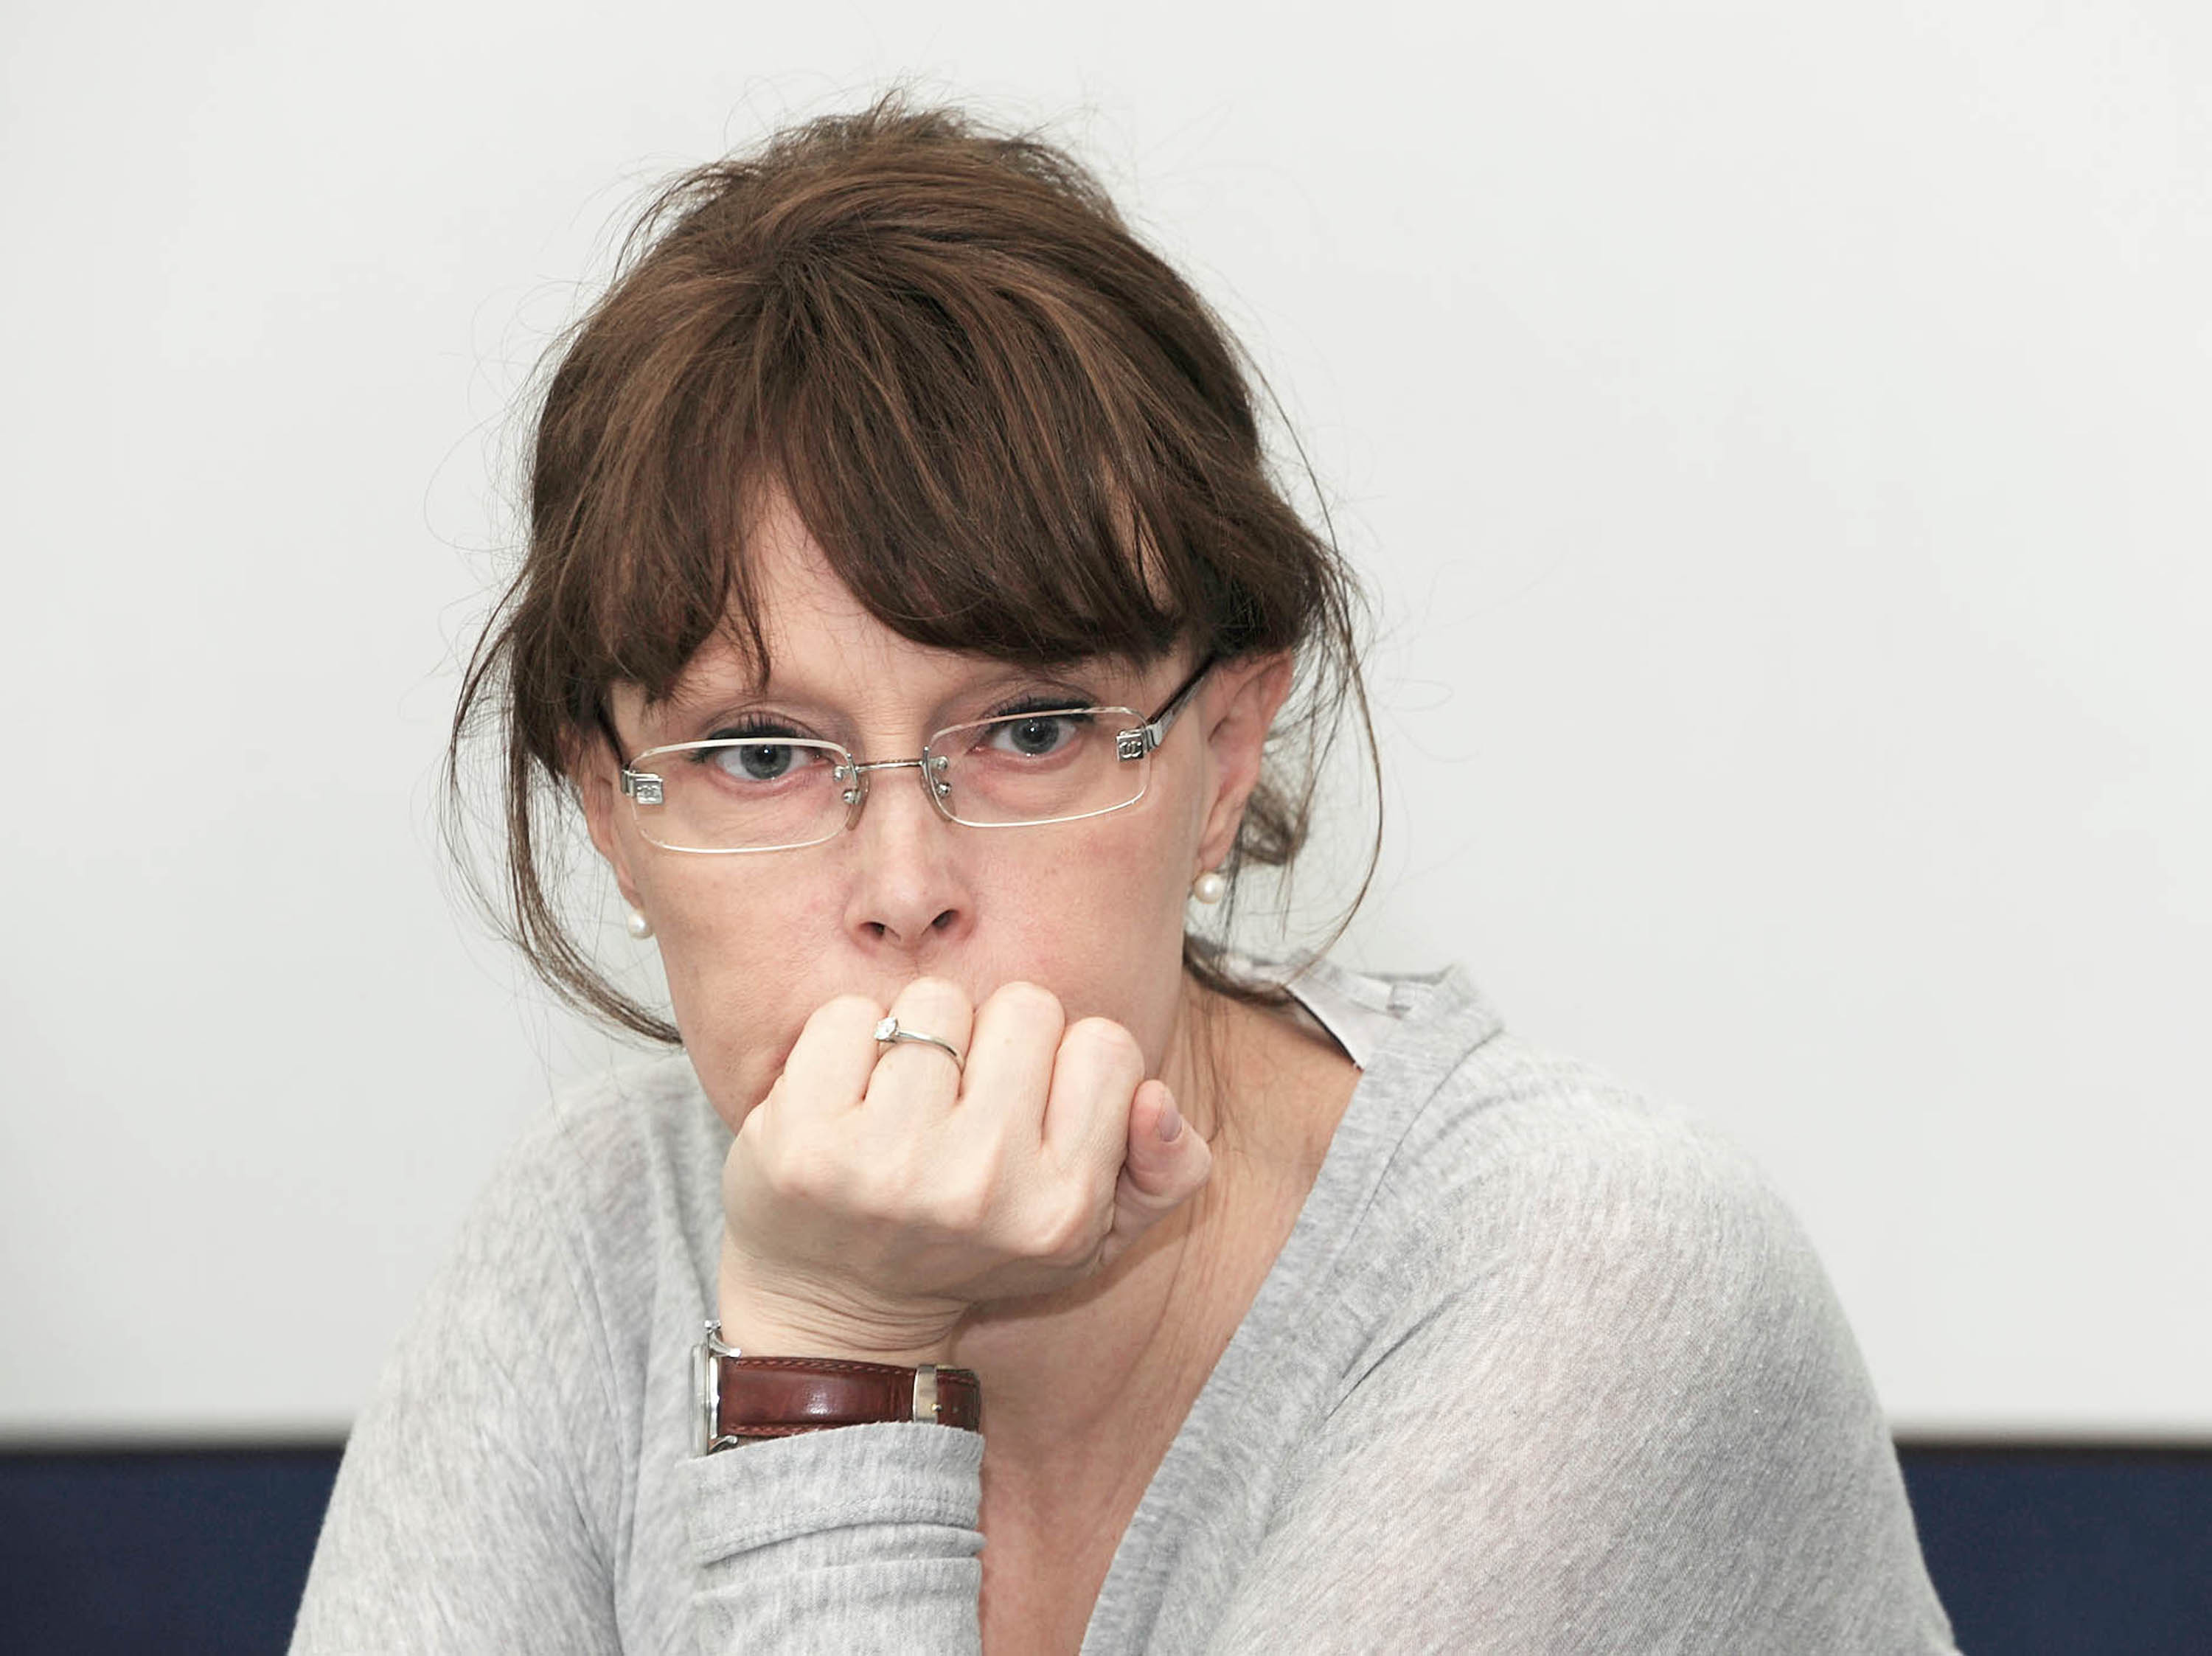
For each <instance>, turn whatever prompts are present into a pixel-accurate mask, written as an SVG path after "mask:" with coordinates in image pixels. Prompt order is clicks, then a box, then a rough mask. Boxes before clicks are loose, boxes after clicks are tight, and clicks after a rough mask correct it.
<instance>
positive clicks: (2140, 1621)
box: [1899, 1445, 2212, 1656]
mask: <svg viewBox="0 0 2212 1656" xmlns="http://www.w3.org/2000/svg"><path fill="white" fill-rule="evenodd" d="M1899 1459H1900V1460H1901V1461H1902V1462H1903V1463H1904V1466H1905V1487H1906V1488H1907V1489H1909V1490H1910V1491H1911V1495H1912V1510H1913V1515H1914V1518H1915V1520H1917V1522H1918V1524H1919V1526H1920V1546H1921V1550H1922V1552H1923V1554H1924V1555H1925V1556H1926V1557H1927V1560H1928V1572H1929V1574H1930V1575H1932V1576H1933V1577H1934V1578H1935V1580H1936V1591H1937V1592H1939V1593H1941V1594H1942V1598H1943V1604H1944V1608H1945V1609H1947V1610H1948V1611H1950V1612H1951V1624H1952V1627H1953V1628H1954V1630H1955V1631H1956V1632H1957V1634H1958V1638H1959V1645H1960V1648H1961V1649H1962V1650H1965V1651H1966V1652H1967V1653H1969V1656H1979V1653H1984V1652H1986V1653H1992V1656H1996V1653H2002V1656H2088V1653H2093V1656H2212V1452H2208V1451H2205V1450H2200V1449H2086V1448H2085V1449H2046V1448H2033V1449H2030V1448H2013V1447H1973V1448H1962V1447H1938V1446H1919V1445H1906V1446H1905V1447H1901V1448H1900V1449H1899Z"/></svg>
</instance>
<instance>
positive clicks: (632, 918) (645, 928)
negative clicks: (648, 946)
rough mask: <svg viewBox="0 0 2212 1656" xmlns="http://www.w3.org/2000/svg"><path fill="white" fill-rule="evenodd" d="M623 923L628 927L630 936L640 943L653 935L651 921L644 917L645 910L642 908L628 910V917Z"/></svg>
mask: <svg viewBox="0 0 2212 1656" xmlns="http://www.w3.org/2000/svg"><path fill="white" fill-rule="evenodd" d="M625 924H627V925H629V934H630V936H631V937H635V938H636V939H637V940H638V941H639V942H640V943H643V942H644V941H645V940H646V939H647V937H651V936H652V935H653V922H652V921H651V920H648V919H646V918H645V912H644V911H643V910H642V909H636V908H633V909H632V910H630V912H629V920H628V921H627V922H626V923H625Z"/></svg>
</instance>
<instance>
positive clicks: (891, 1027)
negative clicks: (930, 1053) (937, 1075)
mask: <svg viewBox="0 0 2212 1656" xmlns="http://www.w3.org/2000/svg"><path fill="white" fill-rule="evenodd" d="M876 1039H877V1040H878V1041H879V1042H880V1043H882V1044H883V1045H884V1046H893V1045H895V1044H896V1043H897V1042H899V1041H902V1040H918V1041H921V1042H922V1043H923V1044H924V1045H926V1046H934V1047H936V1048H937V1049H938V1050H939V1052H943V1053H944V1054H945V1057H947V1058H949V1059H951V1060H952V1067H953V1068H954V1069H956V1070H957V1071H960V1072H961V1073H962V1074H963V1075H965V1074H966V1073H967V1072H968V1065H967V1064H966V1062H965V1061H964V1060H963V1059H962V1058H961V1056H960V1049H959V1048H958V1047H957V1046H954V1045H953V1044H952V1043H951V1041H949V1040H945V1039H943V1038H942V1037H941V1036H938V1035H925V1034H922V1033H921V1031H919V1030H917V1029H902V1028H899V1021H898V1020H897V1019H896V1018H885V1019H884V1021H883V1022H881V1023H878V1025H877V1026H876Z"/></svg>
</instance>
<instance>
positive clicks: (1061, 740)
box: [984, 712, 1091, 759]
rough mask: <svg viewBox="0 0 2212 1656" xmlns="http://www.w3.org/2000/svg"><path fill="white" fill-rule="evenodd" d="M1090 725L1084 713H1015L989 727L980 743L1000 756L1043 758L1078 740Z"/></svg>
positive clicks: (1089, 717) (1088, 716) (1088, 715)
mask: <svg viewBox="0 0 2212 1656" xmlns="http://www.w3.org/2000/svg"><path fill="white" fill-rule="evenodd" d="M1090 724H1091V715H1090V714H1089V713H1080V712H1078V713H1015V714H1012V715H1011V716H1009V717H1004V718H1001V719H1000V720H999V721H998V722H997V723H996V724H994V725H992V726H991V727H990V729H989V730H988V731H986V732H985V733H984V741H985V742H986V743H988V744H989V745H990V746H991V747H993V748H994V749H997V750H998V751H1000V752H1001V753H1006V754H1012V755H1018V756H1019V757H1021V758H1024V759H1044V758H1048V757H1049V756H1050V755H1053V754H1055V753H1057V752H1059V751H1060V749H1063V748H1065V747H1066V746H1067V745H1068V744H1069V743H1072V742H1075V741H1078V740H1079V739H1080V738H1081V737H1082V734H1083V731H1084V729H1085V726H1087V725H1090Z"/></svg>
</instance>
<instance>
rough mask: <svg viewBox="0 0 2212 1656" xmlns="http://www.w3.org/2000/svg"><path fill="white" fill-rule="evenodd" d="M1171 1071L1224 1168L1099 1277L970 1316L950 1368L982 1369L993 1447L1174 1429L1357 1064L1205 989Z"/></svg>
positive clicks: (1255, 1278)
mask: <svg viewBox="0 0 2212 1656" xmlns="http://www.w3.org/2000/svg"><path fill="white" fill-rule="evenodd" d="M1161 1078H1162V1079H1163V1080H1164V1081H1166V1082H1167V1083H1168V1085H1169V1087H1170V1089H1172V1090H1173V1091H1174V1093H1175V1095H1176V1101H1177V1104H1178V1107H1180V1108H1181V1109H1182V1112H1183V1115H1184V1118H1185V1119H1186V1120H1188V1122H1189V1123H1190V1125H1191V1126H1192V1128H1193V1129H1194V1130H1195V1131H1199V1132H1200V1133H1202V1134H1203V1135H1204V1136H1205V1137H1206V1141H1207V1143H1208V1144H1209V1146H1210V1147H1211V1148H1212V1152H1213V1173H1212V1178H1211V1180H1209V1182H1208V1183H1207V1185H1206V1188H1205V1189H1204V1190H1202V1191H1201V1192H1199V1194H1198V1195H1197V1196H1195V1197H1194V1198H1192V1199H1191V1200H1190V1201H1189V1202H1188V1203H1186V1204H1183V1206H1182V1207H1181V1208H1179V1209H1178V1210H1176V1211H1175V1212H1174V1213H1172V1214H1170V1215H1169V1216H1167V1217H1166V1218H1164V1219H1163V1220H1162V1221H1160V1222H1159V1223H1158V1224H1157V1225H1155V1226H1154V1227H1153V1228H1152V1229H1151V1230H1150V1231H1149V1232H1147V1233H1146V1234H1145V1236H1144V1237H1143V1238H1142V1239H1141V1240H1139V1242H1138V1243H1137V1244H1136V1245H1135V1246H1134V1247H1132V1248H1130V1249H1129V1251H1128V1252H1127V1253H1125V1254H1123V1255H1122V1256H1121V1258H1120V1259H1117V1260H1116V1261H1115V1263H1114V1265H1113V1266H1112V1267H1111V1268H1110V1269H1109V1270H1108V1271H1104V1272H1102V1273H1101V1274H1100V1275H1099V1276H1097V1277H1093V1278H1091V1280H1090V1281H1088V1282H1085V1283H1082V1284H1080V1285H1079V1286H1078V1287H1077V1288H1075V1289H1069V1290H1066V1291H1063V1292H1060V1293H1057V1294H1052V1295H1040V1296H1038V1297H1036V1298H1034V1299H1028V1300H1016V1301H1000V1302H999V1303H997V1304H994V1305H991V1306H988V1307H983V1308H981V1309H980V1310H978V1311H977V1312H975V1313H971V1315H970V1317H969V1319H968V1321H967V1322H966V1323H964V1324H963V1326H962V1329H961V1331H960V1332H959V1334H958V1335H957V1337H956V1339H955V1343H954V1350H953V1353H952V1356H951V1361H952V1362H956V1363H958V1364H961V1365H963V1366H964V1367H968V1368H974V1369H975V1370H976V1371H977V1372H978V1374H980V1375H981V1377H982V1380H983V1385H984V1394H985V1397H986V1399H987V1404H986V1407H987V1416H988V1420H989V1428H990V1435H991V1438H992V1441H993V1446H994V1450H1000V1451H1001V1452H1003V1453H1009V1454H1011V1455H1012V1456H1013V1457H1016V1458H1018V1459H1021V1460H1023V1461H1025V1462H1030V1463H1032V1464H1035V1465H1041V1466H1049V1465H1051V1464H1053V1463H1054V1461H1056V1460H1057V1461H1061V1462H1065V1461H1066V1460H1068V1459H1070V1458H1072V1457H1082V1456H1085V1455H1087V1454H1089V1453H1091V1451H1093V1450H1095V1449H1096V1448H1097V1447H1098V1446H1100V1445H1101V1444H1102V1443H1118V1442H1124V1441H1127V1440H1128V1439H1129V1437H1130V1435H1131V1434H1132V1433H1133V1432H1140V1431H1157V1430H1158V1429H1160V1427H1161V1426H1162V1424H1163V1423H1164V1429H1165V1431H1166V1435H1168V1436H1172V1435H1173V1432H1174V1430H1175V1429H1176V1427H1178V1426H1180V1424H1181V1423H1182V1417H1183V1416H1184V1414H1185V1413H1186V1412H1188V1408H1189V1404H1190V1403H1191V1400H1192V1399H1193V1398H1195V1396H1196V1395H1197V1392H1198V1389H1199V1388H1200V1386H1203V1385H1204V1384H1205V1381H1206V1376H1207V1375H1208V1374H1212V1371H1213V1366H1214V1364H1215V1363H1216V1362H1218V1360H1219V1358H1220V1356H1221V1353H1222V1351H1223V1350H1225V1348H1226V1346H1227V1344H1228V1343H1229V1339H1230V1337H1231V1335H1233V1334H1234V1333H1235V1331H1236V1328H1237V1324H1238V1323H1239V1322H1241V1321H1242V1320H1243V1313H1244V1312H1245V1310H1246V1309H1247V1308H1249V1305H1250V1303H1251V1299H1252V1296H1253V1295H1254V1294H1255V1293H1256V1292H1257V1291H1258V1289H1259V1285H1260V1283H1261V1280H1263V1279H1264V1278H1265V1277H1266V1275H1267V1270H1268V1269H1269V1267H1270V1266H1272V1265H1273V1262H1274V1259H1275V1256H1276V1254H1277V1253H1279V1251H1280V1249H1281V1247H1282V1243H1283V1239H1284V1237H1285V1235H1287V1234H1288V1233H1289V1230H1290V1228H1291V1224H1292V1223H1293V1222H1295V1221H1296V1218H1297V1211H1298V1208H1299V1207H1300V1205H1301V1204H1303V1203H1304V1198H1305V1193H1306V1192H1307V1191H1308V1190H1309V1189H1310V1187H1311V1186H1312V1183H1313V1179H1314V1175H1315V1174H1316V1172H1317V1171H1318V1170H1319V1168H1320V1165H1321V1160H1322V1156H1323V1155H1324V1154H1325V1153H1326V1151H1327V1149H1328V1141H1329V1137H1330V1135H1331V1134H1332V1133H1334V1131H1335V1127H1336V1122H1337V1119H1338V1117H1339V1116H1340V1114H1341V1113H1342V1111H1343V1107H1344V1105H1345V1102H1346V1101H1347V1100H1348V1099H1349V1097H1350V1095H1351V1090H1352V1082H1353V1081H1354V1080H1355V1079H1356V1078H1357V1071H1354V1070H1353V1069H1352V1065H1351V1064H1350V1063H1349V1062H1348V1061H1347V1060H1346V1059H1345V1057H1344V1056H1343V1054H1342V1052H1340V1050H1339V1049H1338V1048H1337V1047H1336V1046H1335V1045H1334V1042H1331V1041H1328V1040H1326V1038H1325V1037H1320V1036H1316V1034H1311V1033H1309V1032H1308V1031H1306V1030H1304V1029H1303V1028H1299V1027H1297V1024H1295V1023H1294V1022H1291V1020H1290V1019H1289V1018H1288V1017H1287V1016H1284V1015H1282V1014H1279V1013H1277V1012H1273V1011H1271V1010H1265V1009H1262V1008H1259V1007H1253V1006H1248V1005H1245V1004H1243V1003H1240V1002H1236V1001H1231V1000H1228V999H1226V998H1223V997H1219V996H1217V995H1215V994H1213V993H1212V992H1210V991H1207V990H1205V989H1202V988H1200V987H1199V986H1196V985H1195V984H1193V985H1190V986H1188V992H1186V994H1185V997H1184V1001H1183V1006H1182V1012H1181V1014H1180V1015H1179V1017H1178V1020H1177V1028H1176V1032H1175V1036H1174V1039H1173V1040H1171V1042H1170V1048H1169V1052H1168V1055H1167V1057H1166V1059H1164V1062H1163V1064H1162V1065H1161ZM1164 1441H1165V1440H1164V1439H1163V1440H1162V1442H1161V1446H1160V1447H1162V1449H1163V1450H1164ZM1151 1471H1152V1467H1151V1465H1145V1466H1144V1467H1143V1469H1142V1475H1143V1477H1145V1478H1146V1479H1149V1477H1150V1475H1151Z"/></svg>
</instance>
